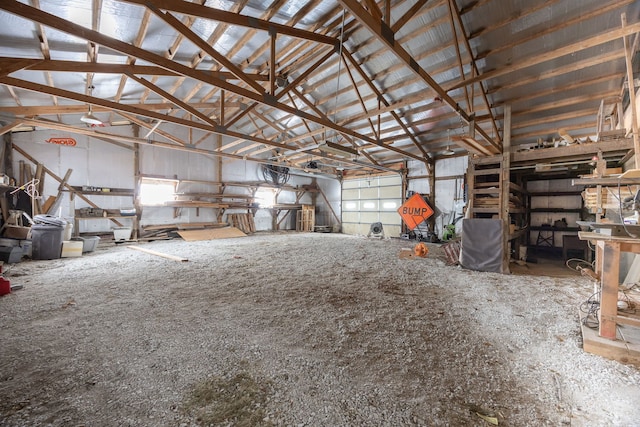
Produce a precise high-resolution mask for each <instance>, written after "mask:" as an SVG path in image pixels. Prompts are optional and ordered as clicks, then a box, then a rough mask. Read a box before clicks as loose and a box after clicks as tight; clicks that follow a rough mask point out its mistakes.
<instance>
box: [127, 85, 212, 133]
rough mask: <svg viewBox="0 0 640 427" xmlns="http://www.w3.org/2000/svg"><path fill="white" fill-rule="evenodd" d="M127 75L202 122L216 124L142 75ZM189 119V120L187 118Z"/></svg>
mask: <svg viewBox="0 0 640 427" xmlns="http://www.w3.org/2000/svg"><path fill="white" fill-rule="evenodd" d="M127 76H128V77H129V78H130V79H131V80H134V81H135V82H137V83H138V84H140V85H142V86H144V87H146V88H147V89H149V90H151V91H153V92H155V93H157V94H158V95H160V96H161V97H163V98H164V99H166V100H167V101H170V102H172V103H174V104H175V105H176V106H177V107H180V108H182V109H183V110H184V111H187V112H189V113H191V114H193V115H194V116H196V117H197V118H199V119H200V120H202V121H203V122H205V123H208V124H210V125H211V126H218V123H216V121H215V120H212V119H211V118H209V116H207V115H206V114H204V113H201V112H200V111H198V110H196V109H195V108H193V107H192V106H191V105H189V104H187V103H186V102H183V101H182V100H181V99H179V98H177V97H175V96H173V95H171V94H170V93H168V92H167V91H165V90H164V89H162V88H160V87H159V86H156V85H155V84H153V83H151V82H149V81H147V80H145V79H143V78H142V77H138V76H135V75H133V74H127ZM189 121H191V120H189Z"/></svg>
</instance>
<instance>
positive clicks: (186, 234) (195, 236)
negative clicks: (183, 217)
mask: <svg viewBox="0 0 640 427" xmlns="http://www.w3.org/2000/svg"><path fill="white" fill-rule="evenodd" d="M178 234H179V235H180V237H182V238H183V239H184V240H186V241H187V242H196V241H198V240H215V239H229V238H231V237H247V235H246V234H244V233H243V232H242V231H240V230H238V229H237V228H235V227H225V228H216V229H212V230H181V231H178Z"/></svg>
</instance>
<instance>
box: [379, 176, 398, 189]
mask: <svg viewBox="0 0 640 427" xmlns="http://www.w3.org/2000/svg"><path fill="white" fill-rule="evenodd" d="M378 185H379V186H381V187H385V186H389V185H395V186H400V187H401V186H402V179H401V178H400V176H398V175H390V176H381V177H378Z"/></svg>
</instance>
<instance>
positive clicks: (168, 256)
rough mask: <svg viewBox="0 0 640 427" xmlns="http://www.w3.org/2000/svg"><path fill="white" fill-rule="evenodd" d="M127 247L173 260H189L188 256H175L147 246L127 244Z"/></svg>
mask: <svg viewBox="0 0 640 427" xmlns="http://www.w3.org/2000/svg"><path fill="white" fill-rule="evenodd" d="M127 248H129V249H133V250H135V251H140V252H144V253H147V254H150V255H155V256H158V257H161V258H166V259H170V260H171V261H178V262H189V259H188V258H183V257H179V256H175V255H169V254H165V253H163V252H158V251H153V250H151V249H147V248H141V247H140V246H127Z"/></svg>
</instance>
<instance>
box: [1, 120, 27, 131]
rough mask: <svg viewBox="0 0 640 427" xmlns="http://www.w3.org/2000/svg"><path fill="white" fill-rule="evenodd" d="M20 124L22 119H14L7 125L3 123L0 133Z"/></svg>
mask: <svg viewBox="0 0 640 427" xmlns="http://www.w3.org/2000/svg"><path fill="white" fill-rule="evenodd" d="M19 126H22V120H16V121H14V122H13V123H9V124H8V125H4V126H2V127H1V128H0V135H4V134H5V133H9V132H11V131H12V130H14V129H15V128H17V127H19Z"/></svg>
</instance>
